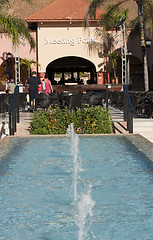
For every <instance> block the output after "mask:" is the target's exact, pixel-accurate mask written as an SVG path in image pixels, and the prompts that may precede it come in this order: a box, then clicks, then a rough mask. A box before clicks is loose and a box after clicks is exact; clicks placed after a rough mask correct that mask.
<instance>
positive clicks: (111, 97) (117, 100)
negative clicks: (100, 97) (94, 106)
mask: <svg viewBox="0 0 153 240" xmlns="http://www.w3.org/2000/svg"><path fill="white" fill-rule="evenodd" d="M109 101H110V103H109ZM109 104H111V105H112V106H114V107H115V108H119V109H121V110H123V114H124V121H125V122H127V131H129V133H133V106H132V102H131V98H130V95H129V91H128V87H127V85H123V91H119V92H118V91H114V92H111V91H109V89H108V86H106V108H108V105H109Z"/></svg>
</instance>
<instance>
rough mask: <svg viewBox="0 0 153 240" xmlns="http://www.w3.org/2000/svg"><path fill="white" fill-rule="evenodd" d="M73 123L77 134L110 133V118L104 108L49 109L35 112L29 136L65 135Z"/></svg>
mask: <svg viewBox="0 0 153 240" xmlns="http://www.w3.org/2000/svg"><path fill="white" fill-rule="evenodd" d="M71 123H73V126H74V131H75V132H76V133H78V134H100V133H101V134H106V133H112V124H111V117H110V115H109V113H108V110H107V109H106V108H103V107H101V106H96V107H85V106H83V107H82V108H77V109H76V111H73V110H70V109H69V108H68V107H65V108H64V109H60V108H59V107H57V108H56V109H53V108H50V109H49V110H47V111H44V110H42V111H40V112H35V113H34V116H33V119H32V121H31V131H30V132H31V134H33V135H46V134H66V130H67V128H68V125H70V124H71Z"/></svg>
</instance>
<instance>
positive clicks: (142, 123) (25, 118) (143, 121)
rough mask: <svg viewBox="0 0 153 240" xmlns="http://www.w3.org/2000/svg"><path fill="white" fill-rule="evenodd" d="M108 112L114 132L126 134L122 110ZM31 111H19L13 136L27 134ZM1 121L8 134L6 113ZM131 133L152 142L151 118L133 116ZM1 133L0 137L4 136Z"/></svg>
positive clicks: (0, 117) (152, 125)
mask: <svg viewBox="0 0 153 240" xmlns="http://www.w3.org/2000/svg"><path fill="white" fill-rule="evenodd" d="M110 112H111V115H112V119H113V121H114V122H115V127H116V129H117V130H116V133H117V134H128V132H127V131H126V123H125V122H124V121H123V112H122V111H120V110H118V109H114V108H111V107H110ZM32 116H33V113H30V112H21V113H20V123H19V124H17V132H16V133H15V136H28V135H29V134H30V133H29V128H30V124H29V123H30V121H31V119H32ZM2 122H4V124H5V134H6V135H8V134H9V131H8V115H6V116H2V114H1V115H0V128H1V127H2V125H3V124H2ZM133 133H135V134H140V135H142V136H143V137H145V138H146V139H148V140H149V141H150V142H152V143H153V119H152V118H150V119H149V118H134V119H133ZM5 134H3V133H2V137H3V136H5Z"/></svg>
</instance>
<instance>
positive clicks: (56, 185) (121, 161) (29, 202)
mask: <svg viewBox="0 0 153 240" xmlns="http://www.w3.org/2000/svg"><path fill="white" fill-rule="evenodd" d="M137 139H138V141H137ZM141 140H142V139H139V137H135V136H134V137H132V136H129V137H125V136H99V137H80V139H79V153H80V155H81V158H82V167H81V169H82V170H81V171H79V172H78V180H77V194H78V199H77V202H79V201H80V196H81V193H86V192H87V189H88V187H89V185H92V190H91V198H92V201H93V202H94V203H95V204H93V208H92V213H93V215H92V214H91V216H87V218H86V226H85V234H84V237H83V238H82V239H84V240H87V239H88V240H92V239H97V240H112V239H113V240H119V239H120V240H122V239H124V240H126V239H127V240H134V239H139V240H150V239H152V238H153V230H152V223H153V162H152V161H151V159H150V158H152V155H151V153H149V154H150V155H149V156H147V155H146V154H144V151H143V152H142V151H141V149H139V148H137V147H135V145H136V144H135V142H140V143H142V141H141ZM9 141H10V142H9V144H10V145H11V147H10V151H9V152H7V154H6V155H5V156H3V158H2V159H1V161H0V216H1V217H0V240H2V239H5V240H6V239H9V240H40V239H41V240H52V239H56V240H67V239H71V240H77V239H78V231H79V229H78V226H77V224H76V215H78V214H77V209H76V204H77V203H76V202H74V193H73V184H72V182H73V180H72V178H73V169H74V163H73V156H72V155H71V151H70V139H68V138H66V137H31V138H11V139H9ZM144 145H145V144H142V148H143V147H144ZM150 146H151V145H150ZM149 149H151V148H150V147H148V150H146V152H149Z"/></svg>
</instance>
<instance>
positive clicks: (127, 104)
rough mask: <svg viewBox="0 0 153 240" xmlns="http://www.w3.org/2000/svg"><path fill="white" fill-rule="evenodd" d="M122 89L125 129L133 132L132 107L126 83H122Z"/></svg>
mask: <svg viewBox="0 0 153 240" xmlns="http://www.w3.org/2000/svg"><path fill="white" fill-rule="evenodd" d="M123 90H124V103H123V104H124V106H123V110H124V121H126V122H127V130H128V131H129V133H133V107H132V102H131V98H130V95H129V91H128V87H127V85H123Z"/></svg>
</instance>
